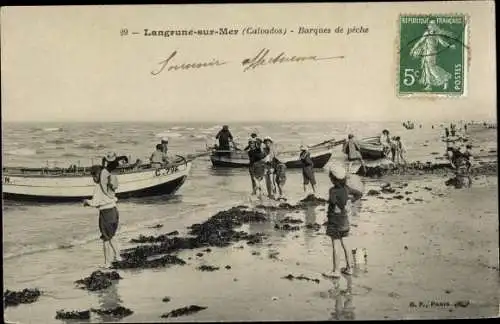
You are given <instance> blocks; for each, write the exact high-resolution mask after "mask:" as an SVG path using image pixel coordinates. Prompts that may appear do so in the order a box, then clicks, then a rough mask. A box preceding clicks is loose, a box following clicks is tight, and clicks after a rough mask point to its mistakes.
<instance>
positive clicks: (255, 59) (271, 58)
mask: <svg viewBox="0 0 500 324" xmlns="http://www.w3.org/2000/svg"><path fill="white" fill-rule="evenodd" d="M177 54H178V52H177V51H174V52H172V53H171V54H170V55H169V56H168V57H167V58H166V59H164V60H162V61H160V62H159V63H158V64H159V67H158V68H157V69H155V70H152V71H151V74H152V75H155V76H156V75H158V74H160V73H162V72H164V71H165V72H174V71H178V70H198V69H201V68H211V67H220V66H224V65H227V64H229V63H231V62H230V61H228V60H222V59H216V58H212V59H208V60H204V61H199V62H181V60H180V59H179V63H177V62H176V60H177V59H178V57H177ZM174 58H175V60H174ZM343 58H344V56H343V55H338V56H319V55H308V56H297V55H290V54H287V53H286V52H284V51H281V52H278V53H277V54H271V51H270V50H269V49H267V48H264V49H261V50H260V51H259V52H258V53H257V55H255V56H250V58H245V59H243V60H242V61H241V65H242V66H243V72H246V71H249V70H253V69H255V68H258V67H263V66H266V65H275V64H281V63H303V62H307V61H316V62H318V61H327V60H333V59H343Z"/></svg>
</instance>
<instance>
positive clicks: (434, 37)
mask: <svg viewBox="0 0 500 324" xmlns="http://www.w3.org/2000/svg"><path fill="white" fill-rule="evenodd" d="M452 37H453V33H451V32H448V31H445V30H443V29H441V28H440V27H439V26H438V25H437V24H436V21H435V20H431V21H430V22H429V25H428V26H427V30H426V31H425V32H424V34H423V35H422V37H421V38H420V39H419V40H418V41H417V43H415V45H413V47H412V49H411V50H410V55H411V56H412V57H414V58H420V60H421V61H420V62H421V63H420V67H421V75H420V79H419V83H420V84H422V85H424V86H425V90H431V87H438V86H442V87H443V90H446V89H447V88H448V82H449V80H450V79H451V73H449V72H448V71H446V70H445V69H443V68H442V67H440V66H439V65H437V62H436V60H437V55H438V53H439V51H438V47H439V45H442V46H443V47H446V48H451V49H454V48H455V45H454V44H450V43H448V42H447V41H446V40H445V39H446V38H448V39H450V38H452Z"/></svg>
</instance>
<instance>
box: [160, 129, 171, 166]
mask: <svg viewBox="0 0 500 324" xmlns="http://www.w3.org/2000/svg"><path fill="white" fill-rule="evenodd" d="M160 144H161V152H162V160H163V164H168V162H169V158H168V137H165V136H164V137H162V138H161V143H160Z"/></svg>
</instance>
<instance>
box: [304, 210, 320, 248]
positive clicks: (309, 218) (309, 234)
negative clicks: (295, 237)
mask: <svg viewBox="0 0 500 324" xmlns="http://www.w3.org/2000/svg"><path fill="white" fill-rule="evenodd" d="M305 216H306V225H310V224H315V223H316V218H317V215H316V207H314V206H309V207H307V209H306V211H305ZM315 234H316V231H314V230H311V229H309V230H306V232H305V233H304V243H305V247H306V248H307V250H308V251H309V250H311V249H313V248H314V245H313V239H314V236H315Z"/></svg>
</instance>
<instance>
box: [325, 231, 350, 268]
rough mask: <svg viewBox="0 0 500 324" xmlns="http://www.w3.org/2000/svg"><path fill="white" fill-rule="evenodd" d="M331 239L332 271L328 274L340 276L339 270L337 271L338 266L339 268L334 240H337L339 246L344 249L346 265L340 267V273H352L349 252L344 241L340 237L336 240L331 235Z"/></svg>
mask: <svg viewBox="0 0 500 324" xmlns="http://www.w3.org/2000/svg"><path fill="white" fill-rule="evenodd" d="M331 239H332V266H333V268H332V272H331V273H330V276H331V277H340V271H339V268H340V262H339V261H340V260H339V259H338V256H337V250H336V249H335V242H339V241H340V246H341V247H342V249H343V250H344V256H345V262H346V267H345V268H343V269H342V273H344V274H346V275H350V274H352V263H351V257H350V254H349V252H348V249H347V246H346V244H345V242H344V239H342V238H341V239H339V240H336V239H334V238H333V237H331Z"/></svg>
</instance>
